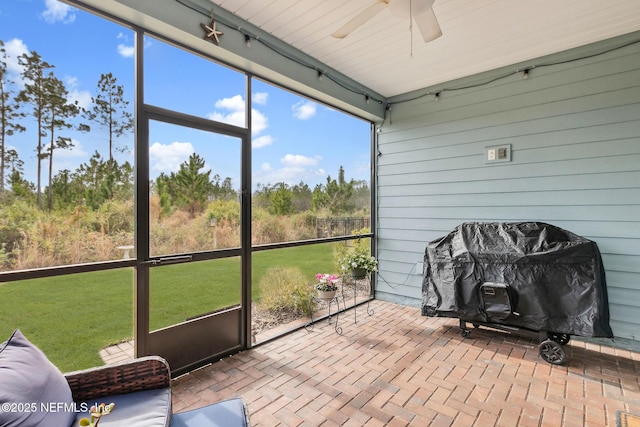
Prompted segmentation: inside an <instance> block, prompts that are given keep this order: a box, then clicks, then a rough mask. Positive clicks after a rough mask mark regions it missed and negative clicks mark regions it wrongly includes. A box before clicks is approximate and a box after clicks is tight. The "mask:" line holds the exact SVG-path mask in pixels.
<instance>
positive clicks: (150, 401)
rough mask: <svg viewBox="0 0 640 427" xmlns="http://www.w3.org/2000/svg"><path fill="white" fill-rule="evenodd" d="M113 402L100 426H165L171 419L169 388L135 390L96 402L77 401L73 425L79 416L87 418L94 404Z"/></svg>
mask: <svg viewBox="0 0 640 427" xmlns="http://www.w3.org/2000/svg"><path fill="white" fill-rule="evenodd" d="M112 402H113V403H115V405H116V406H115V407H114V408H113V412H111V413H110V414H109V415H105V416H103V417H102V418H101V419H100V427H108V426H120V427H122V426H127V427H167V426H168V425H169V420H170V419H171V389H170V388H160V389H155V390H145V391H137V392H135V393H126V394H119V395H115V396H105V397H101V398H100V399H98V401H97V402H78V405H79V406H78V407H79V409H82V410H85V409H86V410H87V412H79V413H78V414H77V416H76V421H75V424H73V425H74V426H77V425H78V422H79V421H80V419H81V418H89V417H90V415H89V412H88V410H89V408H90V407H91V405H94V404H98V405H99V404H101V403H105V404H109V403H112Z"/></svg>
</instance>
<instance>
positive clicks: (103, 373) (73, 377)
mask: <svg viewBox="0 0 640 427" xmlns="http://www.w3.org/2000/svg"><path fill="white" fill-rule="evenodd" d="M169 372H170V371H169V365H168V364H167V362H166V361H165V360H164V359H163V358H161V357H158V356H146V357H140V358H138V359H134V360H130V361H126V362H120V363H115V364H112V365H106V366H98V367H96V368H90V369H85V370H82V371H76V372H70V373H68V374H65V377H66V379H67V382H68V383H69V387H70V388H71V394H72V395H73V400H74V401H75V402H92V401H94V400H96V399H100V398H102V397H105V396H112V395H117V394H126V393H134V392H137V391H144V390H153V389H158V388H169V387H171V376H170V373H169Z"/></svg>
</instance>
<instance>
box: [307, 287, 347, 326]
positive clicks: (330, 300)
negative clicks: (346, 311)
mask: <svg viewBox="0 0 640 427" xmlns="http://www.w3.org/2000/svg"><path fill="white" fill-rule="evenodd" d="M317 302H325V303H327V305H328V306H329V315H328V316H327V323H329V324H331V305H332V304H333V303H334V302H335V303H336V314H335V317H336V323H335V326H334V328H335V330H336V333H337V334H338V335H342V327H340V325H339V324H338V322H339V320H340V300H339V299H338V294H336V295H335V296H334V297H333V298H329V299H327V298H318V297H317V296H316V295H312V296H311V303H312V306H313V305H314V304H313V303H317ZM343 302H344V298H343ZM314 325H315V322H314V320H313V310H312V311H311V319H310V320H309V323H307V324H306V325H304V328H305V329H306V330H307V331H308V332H311V331H312V330H313V326H314Z"/></svg>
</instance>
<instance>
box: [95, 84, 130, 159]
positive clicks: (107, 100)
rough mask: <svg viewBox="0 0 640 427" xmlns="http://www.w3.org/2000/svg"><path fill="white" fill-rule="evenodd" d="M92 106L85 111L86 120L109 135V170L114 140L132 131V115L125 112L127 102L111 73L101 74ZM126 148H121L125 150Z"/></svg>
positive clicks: (122, 90)
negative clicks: (105, 130)
mask: <svg viewBox="0 0 640 427" xmlns="http://www.w3.org/2000/svg"><path fill="white" fill-rule="evenodd" d="M91 101H92V102H93V106H92V108H91V109H89V110H85V111H84V114H85V117H87V119H89V120H91V121H92V122H95V123H96V124H98V126H100V127H101V128H103V129H107V131H108V133H109V164H110V167H109V170H110V171H111V170H112V168H111V163H113V150H114V138H119V137H121V136H122V135H124V134H126V133H127V132H129V131H130V130H131V129H133V115H132V114H131V113H130V112H129V111H127V106H128V105H129V101H126V100H125V99H124V89H123V87H122V86H121V85H118V84H117V79H116V78H115V77H114V76H113V74H112V73H108V74H101V75H100V81H98V95H96V96H95V97H92V98H91ZM125 149H126V147H124V148H122V150H125Z"/></svg>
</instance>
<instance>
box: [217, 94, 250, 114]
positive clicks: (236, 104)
mask: <svg viewBox="0 0 640 427" xmlns="http://www.w3.org/2000/svg"><path fill="white" fill-rule="evenodd" d="M215 107H216V108H222V109H225V110H231V111H244V98H242V95H235V96H232V97H231V98H222V99H219V100H217V101H216V104H215Z"/></svg>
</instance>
